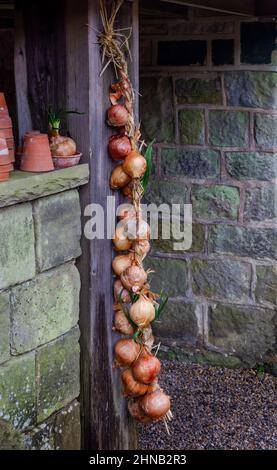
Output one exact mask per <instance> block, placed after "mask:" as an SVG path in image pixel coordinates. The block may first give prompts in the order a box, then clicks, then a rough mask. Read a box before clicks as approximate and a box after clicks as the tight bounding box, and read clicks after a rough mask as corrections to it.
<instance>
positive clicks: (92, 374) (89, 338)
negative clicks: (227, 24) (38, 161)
mask: <svg viewBox="0 0 277 470" xmlns="http://www.w3.org/2000/svg"><path fill="white" fill-rule="evenodd" d="M74 3H75V5H74ZM86 3H87V2H85V1H84V2H78V6H76V2H72V1H70V0H69V1H68V5H67V57H68V62H67V67H68V68H69V69H70V70H71V72H70V71H68V84H67V97H68V102H69V103H70V104H72V105H74V106H77V107H78V109H80V110H82V111H84V112H85V113H86V114H87V115H86V119H85V122H84V121H83V120H81V119H80V120H78V117H76V118H75V117H72V118H70V132H71V133H72V135H74V137H76V138H77V140H78V141H79V142H80V145H81V146H82V147H81V150H82V151H83V153H84V160H83V161H88V162H89V165H90V183H89V186H88V187H86V188H83V189H82V190H81V200H82V208H83V209H84V207H85V206H86V205H87V204H89V203H92V202H93V203H97V204H100V205H101V206H102V207H103V209H104V210H105V215H106V210H107V196H111V195H113V194H114V193H112V192H111V191H110V189H109V178H110V173H111V171H112V167H113V163H112V161H111V160H110V159H109V157H108V155H107V142H108V138H109V136H110V135H111V134H112V131H111V129H110V128H109V127H108V126H107V125H106V124H105V117H106V111H107V108H108V107H109V100H108V93H109V86H110V84H111V83H112V82H113V81H114V79H115V78H114V74H113V69H112V67H110V68H109V71H107V72H106V73H105V74H104V75H103V77H101V78H100V76H99V75H100V71H101V63H100V55H99V47H98V44H97V31H96V30H98V31H99V30H101V22H100V15H99V3H98V1H93V0H89V1H88V12H87V18H86ZM80 4H81V5H80ZM133 15H135V17H134V16H133ZM137 21H138V17H137V14H136V2H134V3H132V2H126V5H124V9H123V10H122V11H121V13H120V18H119V21H118V23H117V24H118V25H119V27H120V26H122V27H123V26H126V23H127V25H130V24H131V23H133V24H135V23H136V22H137ZM87 24H88V26H86V25H87ZM135 30H136V31H137V28H135ZM86 41H87V42H86ZM76 44H82V47H80V48H77V47H76ZM137 46H138V43H137V42H136V41H134V42H133V44H132V49H133V51H134V57H136V58H137V52H136V51H135V48H136V47H137ZM136 60H137V59H136ZM71 63H72V65H73V66H74V70H73V69H72V66H71V65H70V64H71ZM134 66H136V67H137V66H138V64H137V63H136V64H135V62H134V61H133V65H132V69H133V71H134V72H133V75H134V76H136V80H137V77H138V74H137V73H136V72H135V69H134ZM86 74H87V77H89V82H88V83H87V81H86V78H85V77H86ZM78 88H79V93H77V90H78ZM74 97H75V98H74ZM78 134H79V136H80V137H81V138H80V139H78ZM85 222H86V220H83V223H85ZM82 250H83V256H82V258H81V259H80V262H79V263H78V267H79V269H80V273H81V278H82V290H81V318H80V326H81V355H82V360H81V368H82V374H81V375H82V393H81V397H82V421H83V447H84V448H86V449H107V450H109V449H112V450H115V449H134V448H136V428H135V424H134V422H133V420H132V419H131V418H130V416H129V415H128V412H127V409H126V400H125V399H124V398H123V396H122V384H121V378H120V372H119V371H116V370H114V369H113V367H112V364H113V345H114V342H115V341H116V339H117V335H115V334H113V333H112V320H113V309H112V304H113V298H112V288H113V276H112V272H111V260H112V256H113V252H112V245H111V240H109V239H104V240H92V241H90V242H89V241H88V240H86V239H84V240H83V242H82Z"/></svg>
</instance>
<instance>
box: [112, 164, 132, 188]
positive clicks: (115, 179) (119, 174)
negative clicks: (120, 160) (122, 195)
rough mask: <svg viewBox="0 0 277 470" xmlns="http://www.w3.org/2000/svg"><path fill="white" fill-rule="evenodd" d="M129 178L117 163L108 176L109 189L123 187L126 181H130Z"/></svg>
mask: <svg viewBox="0 0 277 470" xmlns="http://www.w3.org/2000/svg"><path fill="white" fill-rule="evenodd" d="M130 181H131V178H130V176H129V175H127V173H125V171H123V167H122V165H117V166H116V167H115V168H114V169H113V171H112V174H111V177H110V187H111V189H120V188H124V186H126V185H127V184H128V183H130Z"/></svg>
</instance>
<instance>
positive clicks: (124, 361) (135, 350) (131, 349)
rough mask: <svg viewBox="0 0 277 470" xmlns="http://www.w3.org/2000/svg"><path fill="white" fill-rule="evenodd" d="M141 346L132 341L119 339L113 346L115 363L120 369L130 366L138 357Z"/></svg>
mask: <svg viewBox="0 0 277 470" xmlns="http://www.w3.org/2000/svg"><path fill="white" fill-rule="evenodd" d="M140 349H141V346H140V345H139V344H138V343H136V342H135V341H134V340H133V339H120V340H119V341H117V343H116V344H115V348H114V351H115V359H116V363H117V364H118V365H120V366H122V367H128V366H130V365H131V364H132V363H133V362H134V361H135V360H136V359H137V357H138V355H139V352H140Z"/></svg>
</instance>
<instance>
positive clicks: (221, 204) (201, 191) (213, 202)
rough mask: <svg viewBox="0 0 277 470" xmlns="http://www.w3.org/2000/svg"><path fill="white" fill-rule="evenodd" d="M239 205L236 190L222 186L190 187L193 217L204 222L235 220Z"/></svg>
mask: <svg viewBox="0 0 277 470" xmlns="http://www.w3.org/2000/svg"><path fill="white" fill-rule="evenodd" d="M239 203H240V197H239V191H238V189H237V188H234V187H231V186H224V185H214V186H209V187H202V186H193V187H192V211H193V215H194V217H198V218H201V219H206V220H218V219H219V220H226V219H227V220H236V219H237V217H238V209H239Z"/></svg>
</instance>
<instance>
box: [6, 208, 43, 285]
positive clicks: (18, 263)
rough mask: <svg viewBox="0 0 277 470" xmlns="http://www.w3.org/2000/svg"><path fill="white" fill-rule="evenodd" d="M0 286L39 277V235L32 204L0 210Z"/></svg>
mask: <svg viewBox="0 0 277 470" xmlns="http://www.w3.org/2000/svg"><path fill="white" fill-rule="evenodd" d="M0 240H1V243H0V289H5V288H7V287H9V286H12V285H14V284H18V283H19V282H23V281H27V280H28V279H31V278H32V277H34V276H35V273H36V262H35V246H34V244H35V238H34V227H33V217H32V206H31V204H19V205H17V206H13V207H8V208H4V209H0Z"/></svg>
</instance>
